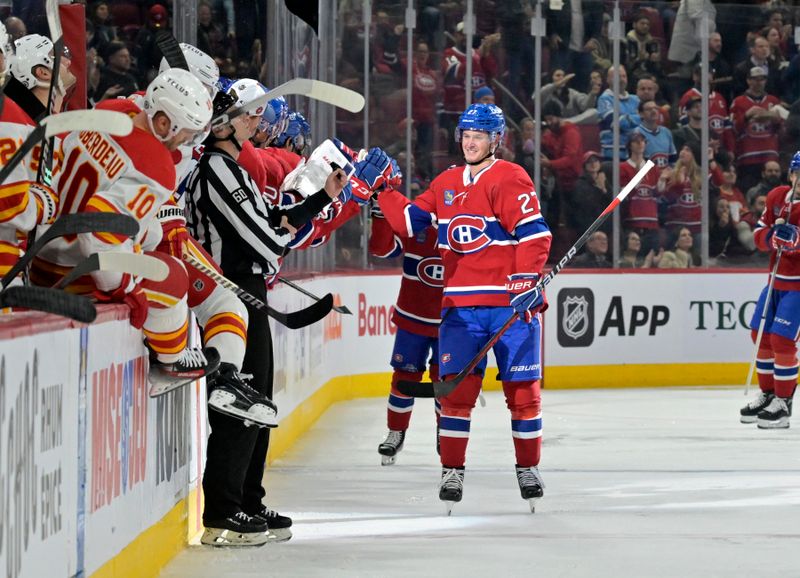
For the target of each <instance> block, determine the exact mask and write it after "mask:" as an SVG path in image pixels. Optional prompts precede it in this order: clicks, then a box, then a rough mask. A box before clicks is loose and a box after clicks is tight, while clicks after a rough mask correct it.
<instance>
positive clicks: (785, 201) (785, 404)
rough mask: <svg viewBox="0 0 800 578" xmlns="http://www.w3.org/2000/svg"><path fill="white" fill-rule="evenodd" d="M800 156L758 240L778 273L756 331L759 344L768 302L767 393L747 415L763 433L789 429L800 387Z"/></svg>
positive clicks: (775, 193) (762, 373)
mask: <svg viewBox="0 0 800 578" xmlns="http://www.w3.org/2000/svg"><path fill="white" fill-rule="evenodd" d="M798 172H800V151H798V152H796V153H795V154H794V156H793V157H792V161H791V163H790V164H789V182H791V186H780V187H775V188H774V189H772V190H771V191H770V192H769V194H768V195H767V206H766V208H765V209H764V212H763V213H762V215H761V219H760V220H759V221H758V225H757V226H756V230H755V232H754V234H753V236H754V238H755V242H756V245H757V246H758V248H759V249H761V250H762V251H770V253H771V254H770V269H772V268H773V267H774V266H775V263H776V261H778V260H780V262H779V263H778V266H777V270H776V271H775V282H774V286H773V289H772V293H771V295H769V296H768V295H767V294H768V292H769V286H767V287H765V288H764V289H763V290H762V291H761V295H760V297H759V298H758V304H757V305H756V310H755V312H754V313H753V319H752V321H750V329H752V332H753V340H754V341H756V340H757V339H756V338H757V332H758V327H759V324H760V322H761V316H762V313H763V311H764V303H765V302H768V303H769V306H768V307H767V313H766V317H765V320H764V333H763V335H762V336H761V341H760V342H759V343H757V344H756V346H757V347H758V351H757V357H756V367H757V368H758V372H757V373H758V385H759V387H760V388H761V393H760V394H759V395H758V397H757V398H756V399H755V400H753V401H752V402H750V403H748V404H747V405H746V406H744V407H743V408H742V409H741V411H740V414H741V417H740V420H741V422H742V423H753V422H757V423H758V427H759V428H761V429H780V428H788V427H789V418H790V417H791V415H792V397H793V396H794V390H795V388H796V387H797V366H798V363H797V338H798V334H800V252H798V249H800V228H798V224H800V190H799V189H800V175H799V174H798Z"/></svg>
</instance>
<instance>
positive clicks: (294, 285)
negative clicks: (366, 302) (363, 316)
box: [278, 277, 353, 315]
mask: <svg viewBox="0 0 800 578" xmlns="http://www.w3.org/2000/svg"><path fill="white" fill-rule="evenodd" d="M278 281H280V282H281V283H283V284H284V285H287V286H289V287H291V288H292V289H294V290H295V291H299V292H300V293H302V294H303V295H305V296H306V297H310V298H311V299H313V300H314V301H319V300H320V298H319V297H317V296H316V295H314V294H313V293H311V292H310V291H307V290H306V289H303V288H302V287H301V286H300V285H298V284H297V283H293V282H292V281H289V280H288V279H284V278H283V277H278ZM333 310H334V311H336V313H340V314H342V315H352V314H353V312H352V311H350V309H348V308H347V307H345V306H344V305H334V306H333Z"/></svg>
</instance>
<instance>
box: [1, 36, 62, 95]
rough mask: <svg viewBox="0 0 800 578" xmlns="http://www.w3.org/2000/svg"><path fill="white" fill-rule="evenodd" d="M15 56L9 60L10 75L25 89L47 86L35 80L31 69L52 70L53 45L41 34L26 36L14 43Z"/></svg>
mask: <svg viewBox="0 0 800 578" xmlns="http://www.w3.org/2000/svg"><path fill="white" fill-rule="evenodd" d="M14 46H15V48H16V55H15V56H14V58H12V59H11V74H12V76H14V78H16V79H17V80H19V81H20V82H21V83H22V84H24V85H25V88H27V89H29V90H30V89H33V88H36V87H37V86H49V85H48V84H46V83H43V82H41V81H40V80H38V79H37V78H36V75H35V74H34V73H33V69H34V68H36V67H37V66H44V67H45V68H47V69H48V70H53V43H52V42H51V41H50V39H49V38H47V37H46V36H42V35H41V34H28V35H27V36H23V37H22V38H20V39H19V40H17V41H16V42H14Z"/></svg>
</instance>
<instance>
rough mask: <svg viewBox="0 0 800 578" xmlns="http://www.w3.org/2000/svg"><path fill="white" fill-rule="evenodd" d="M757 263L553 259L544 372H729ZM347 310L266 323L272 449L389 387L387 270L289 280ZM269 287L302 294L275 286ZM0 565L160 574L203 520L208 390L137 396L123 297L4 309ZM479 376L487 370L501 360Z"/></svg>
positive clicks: (585, 381)
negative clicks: (274, 414)
mask: <svg viewBox="0 0 800 578" xmlns="http://www.w3.org/2000/svg"><path fill="white" fill-rule="evenodd" d="M765 279H766V274H765V273H763V272H727V271H723V272H720V271H717V272H696V273H694V272H693V273H691V274H680V275H676V274H670V273H653V274H631V273H598V274H581V273H574V274H573V273H567V272H565V273H562V274H560V275H559V276H558V277H557V278H556V279H555V280H554V281H553V283H552V284H551V285H550V287H549V289H548V300H549V303H550V309H549V311H548V312H547V314H546V316H545V317H546V319H545V340H544V360H545V387H548V388H575V387H632V386H642V385H647V386H656V385H697V384H731V383H733V384H735V383H740V382H741V381H742V380H743V379H744V377H745V375H746V372H747V363H748V362H749V359H750V358H751V356H752V352H753V349H752V344H751V342H750V339H749V332H748V330H747V329H746V325H747V323H748V322H749V318H750V316H751V315H752V310H753V306H754V300H755V298H756V297H757V295H758V293H759V291H760V289H761V287H762V286H763V284H764V283H765ZM299 281H300V282H301V283H302V285H303V286H304V287H305V288H307V289H309V290H310V291H314V292H316V293H318V294H324V293H325V292H327V291H331V292H333V293H334V294H335V297H336V300H337V302H339V303H341V304H344V305H346V306H347V307H349V308H350V310H352V312H353V315H337V314H332V315H330V316H329V317H327V318H326V319H325V320H324V321H323V322H321V323H318V324H315V325H313V326H311V327H307V328H304V329H301V330H295V331H290V330H287V329H286V328H284V327H282V326H279V325H275V324H273V329H274V336H273V337H274V348H275V357H276V359H277V360H279V361H278V363H277V370H276V375H275V378H276V379H275V396H274V398H275V401H276V403H277V404H278V407H279V410H280V413H279V418H280V419H281V426H280V427H279V428H278V429H277V430H275V431H274V432H273V436H274V437H273V438H272V439H273V443H272V447H271V450H270V459H275V458H277V457H279V456H280V455H281V454H283V453H284V452H285V451H286V450H287V449H288V448H289V447H291V445H292V443H293V442H294V441H295V440H296V439H297V437H298V436H300V435H301V434H302V433H303V432H305V431H306V430H307V429H308V428H309V427H310V426H311V425H312V424H313V422H314V421H315V420H316V419H317V418H318V417H319V416H320V415H322V413H324V412H325V411H326V410H327V409H328V408H329V407H330V406H331V405H332V404H333V403H336V402H338V401H343V400H347V399H353V398H357V397H366V396H384V395H386V394H387V393H388V381H389V376H390V372H389V358H390V355H391V349H392V343H393V338H394V333H395V327H394V326H393V325H392V324H391V322H390V321H389V319H390V317H391V311H392V306H393V304H394V301H395V298H396V295H397V290H398V287H399V277H398V275H397V273H396V272H389V273H382V274H374V275H371V274H366V275H364V274H360V275H335V276H328V277H319V278H316V279H314V280H299ZM270 298H271V305H272V306H273V307H275V308H277V309H281V310H285V311H294V310H297V309H300V308H302V307H305V306H307V305H308V304H309V301H308V299H307V298H306V297H303V296H302V295H300V294H299V293H297V292H295V291H293V290H292V289H290V288H287V287H284V286H280V287H279V288H277V289H276V290H275V291H274V292H271V293H270ZM0 355H2V372H0V571H3V572H5V574H6V575H8V576H74V575H77V574H83V575H86V576H91V575H94V576H148V575H155V574H156V573H157V571H158V569H159V568H160V567H162V566H163V564H164V563H166V561H168V560H169V559H170V558H171V557H172V556H174V555H175V553H176V552H177V551H179V550H180V549H181V548H182V547H183V546H184V545H185V542H186V539H187V537H192V536H196V534H197V532H198V530H199V529H200V526H199V522H198V520H199V514H200V512H201V511H202V510H201V508H202V497H201V496H200V495H199V492H198V491H197V488H198V484H199V480H200V476H201V473H202V464H203V462H204V455H203V451H204V444H203V443H198V440H205V436H206V416H205V409H204V405H205V404H204V401H205V400H204V398H205V395H204V390H203V388H202V384H200V383H197V384H194V386H192V387H188V388H185V389H184V390H183V391H181V392H176V393H174V394H170V395H168V396H165V397H163V398H160V399H158V400H153V399H150V398H149V397H148V396H147V383H146V370H147V364H146V358H145V356H146V353H145V350H144V347H143V346H142V343H141V335H140V333H139V332H138V331H135V330H133V329H131V327H130V325H129V324H128V322H127V312H126V311H125V310H124V308H122V307H112V306H109V307H102V308H101V313H100V315H99V316H98V321H97V322H95V323H94V324H93V325H91V326H88V327H80V326H76V325H74V324H72V323H71V322H69V321H66V320H61V319H56V318H53V317H49V316H42V315H38V314H29V315H21V316H15V319H14V320H13V321H12V320H10V319H9V318H8V317H0ZM487 376H488V377H487V379H486V380H485V385H486V387H487V388H495V387H496V385H497V382H495V381H494V372H493V371H492V370H491V369H490V370H489V371H488V373H487Z"/></svg>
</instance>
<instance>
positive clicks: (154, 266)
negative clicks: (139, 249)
mask: <svg viewBox="0 0 800 578" xmlns="http://www.w3.org/2000/svg"><path fill="white" fill-rule="evenodd" d="M97 256H98V258H99V263H100V271H113V272H115V273H129V274H131V275H133V276H134V277H142V278H143V279H149V280H151V281H163V280H164V279H166V278H167V275H169V267H168V266H167V264H166V263H164V261H162V260H161V259H156V258H155V257H151V256H150V255H141V254H138V253H116V252H114V251H106V252H103V253H98V255H97Z"/></svg>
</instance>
